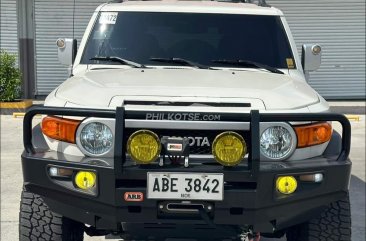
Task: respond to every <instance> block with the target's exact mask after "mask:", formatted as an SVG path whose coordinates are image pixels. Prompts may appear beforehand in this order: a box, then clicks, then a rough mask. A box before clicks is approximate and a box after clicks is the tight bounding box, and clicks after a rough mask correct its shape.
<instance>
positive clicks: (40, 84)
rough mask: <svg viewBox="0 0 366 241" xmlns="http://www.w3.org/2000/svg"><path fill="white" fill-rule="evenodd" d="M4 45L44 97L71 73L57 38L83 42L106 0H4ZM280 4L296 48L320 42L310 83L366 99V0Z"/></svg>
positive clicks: (283, 0)
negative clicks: (59, 57)
mask: <svg viewBox="0 0 366 241" xmlns="http://www.w3.org/2000/svg"><path fill="white" fill-rule="evenodd" d="M0 1H1V5H0V7H1V8H0V11H1V15H0V16H1V19H0V21H1V32H0V48H1V49H5V50H8V51H10V52H12V53H17V54H18V59H19V66H20V68H21V69H22V72H23V79H24V86H23V92H24V95H25V97H27V98H34V97H42V96H45V95H47V94H48V93H50V92H51V91H52V90H53V89H54V88H56V87H57V86H58V85H59V84H60V83H62V82H63V81H64V80H65V79H66V78H67V73H68V72H67V68H65V67H64V66H61V65H60V64H59V62H58V60H57V48H56V46H55V41H56V39H57V38H59V37H65V38H76V39H77V40H78V42H80V40H81V37H82V35H83V32H84V30H85V28H86V25H87V23H88V21H89V18H90V16H91V15H92V13H93V11H94V9H95V8H96V7H97V6H98V5H100V4H102V3H104V2H105V1H103V0H63V1H55V0H0ZM267 1H268V3H269V4H271V5H272V6H275V7H278V8H279V9H281V10H282V11H283V12H284V13H285V16H286V18H287V21H288V22H289V25H290V27H291V30H292V33H293V35H294V38H295V41H296V43H297V45H298V50H299V51H301V45H302V44H307V43H318V44H320V45H321V46H322V48H323V54H322V56H323V58H322V65H321V68H320V69H319V70H318V71H316V72H313V73H311V74H310V78H309V84H310V85H311V86H312V87H313V88H314V89H316V90H317V91H318V92H319V93H320V94H321V95H322V96H324V97H325V98H327V99H365V88H366V87H365V65H366V63H365V0H347V1H344V0H317V1H315V0H296V1H288V0H267Z"/></svg>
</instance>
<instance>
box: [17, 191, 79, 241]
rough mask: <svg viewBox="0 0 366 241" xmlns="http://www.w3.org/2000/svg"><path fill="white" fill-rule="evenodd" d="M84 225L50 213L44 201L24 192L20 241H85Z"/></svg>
mask: <svg viewBox="0 0 366 241" xmlns="http://www.w3.org/2000/svg"><path fill="white" fill-rule="evenodd" d="M83 239H84V225H83V224H81V223H78V222H76V221H73V220H71V219H68V218H65V217H62V216H60V215H58V214H56V213H53V212H52V211H50V209H49V208H48V206H47V205H46V204H45V203H44V202H43V199H42V198H41V197H40V196H39V195H37V194H34V193H31V192H28V191H26V190H23V192H22V197H21V201H20V212H19V240H20V241H83Z"/></svg>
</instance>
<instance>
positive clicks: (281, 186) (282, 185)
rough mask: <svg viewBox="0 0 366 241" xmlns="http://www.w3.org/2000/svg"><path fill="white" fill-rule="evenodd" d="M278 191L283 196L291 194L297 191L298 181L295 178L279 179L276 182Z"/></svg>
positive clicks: (285, 177) (284, 177)
mask: <svg viewBox="0 0 366 241" xmlns="http://www.w3.org/2000/svg"><path fill="white" fill-rule="evenodd" d="M276 187H277V190H278V191H279V192H280V193H282V194H291V193H293V192H295V191H296V189H297V181H296V178H294V177H293V176H283V177H278V178H277V181H276Z"/></svg>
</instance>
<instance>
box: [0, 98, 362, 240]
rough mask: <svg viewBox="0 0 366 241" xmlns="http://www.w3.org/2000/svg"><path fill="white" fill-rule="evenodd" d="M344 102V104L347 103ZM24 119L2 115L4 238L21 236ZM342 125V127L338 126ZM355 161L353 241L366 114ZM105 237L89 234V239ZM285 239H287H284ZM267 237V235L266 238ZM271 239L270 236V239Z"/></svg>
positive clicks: (357, 133)
mask: <svg viewBox="0 0 366 241" xmlns="http://www.w3.org/2000/svg"><path fill="white" fill-rule="evenodd" d="M341 106H344V105H343V104H342V105H341ZM21 124H22V119H20V118H19V119H13V118H12V117H10V116H1V238H0V239H1V240H3V241H15V240H18V210H19V197H20V192H21V188H22V174H21V165H20V153H21V152H22V149H23V148H22V140H21V133H22V127H21ZM336 128H339V127H336ZM352 129H353V134H352V152H351V158H352V161H353V170H352V179H351V187H350V189H351V201H352V215H353V220H352V221H353V241H363V240H365V116H364V115H363V116H361V121H360V122H352ZM101 240H104V238H98V237H97V238H90V237H86V241H101ZM282 240H285V239H282ZM262 241H264V239H262ZM266 241H268V240H266Z"/></svg>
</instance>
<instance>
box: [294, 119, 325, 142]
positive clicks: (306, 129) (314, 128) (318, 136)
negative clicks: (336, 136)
mask: <svg viewBox="0 0 366 241" xmlns="http://www.w3.org/2000/svg"><path fill="white" fill-rule="evenodd" d="M294 129H295V132H296V135H297V147H298V148H303V147H308V146H314V145H319V144H322V143H325V142H327V141H329V140H330V138H331V137H332V125H331V124H329V123H327V122H324V123H317V124H311V125H303V126H295V127H294Z"/></svg>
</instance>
